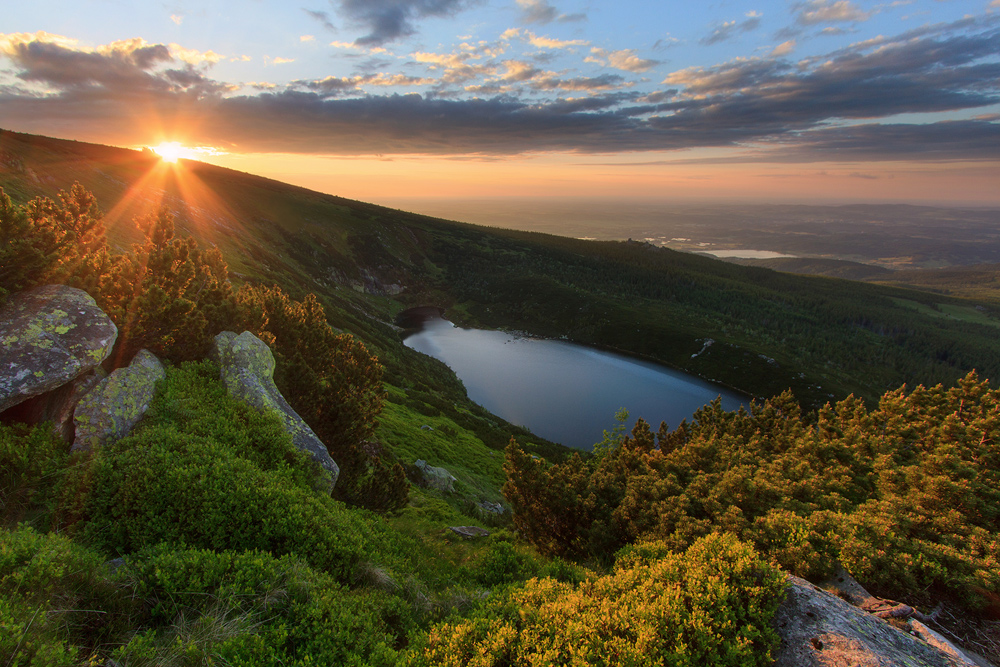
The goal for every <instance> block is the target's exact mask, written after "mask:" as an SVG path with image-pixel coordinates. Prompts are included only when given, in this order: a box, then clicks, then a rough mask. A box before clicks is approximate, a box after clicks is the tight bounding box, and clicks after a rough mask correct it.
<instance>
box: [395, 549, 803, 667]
mask: <svg viewBox="0 0 1000 667" xmlns="http://www.w3.org/2000/svg"><path fill="white" fill-rule="evenodd" d="M665 549H666V547H662V546H655V547H654V548H653V550H654V551H655V552H656V553H657V554H662V555H657V556H655V557H649V558H647V557H642V556H640V555H639V554H638V553H635V552H633V553H632V554H631V555H629V556H627V557H625V558H622V559H620V560H619V563H618V564H617V565H616V567H615V570H614V572H613V573H612V574H610V575H607V576H605V577H601V578H599V579H597V580H594V581H588V582H586V583H583V584H580V585H575V586H574V585H572V584H566V583H560V582H557V581H555V580H553V579H542V580H538V579H532V580H531V581H529V582H528V583H527V584H525V585H524V587H523V588H508V589H505V591H504V593H503V594H501V595H500V596H498V597H497V598H496V599H495V600H494V601H493V602H492V603H491V604H490V605H488V606H487V607H486V608H485V609H484V610H483V611H481V612H479V613H477V614H475V615H474V616H473V617H472V618H470V619H468V620H465V621H459V622H454V623H444V624H441V625H438V626H436V627H435V628H433V629H432V630H431V632H430V633H429V635H428V637H427V640H426V642H425V644H424V645H423V646H420V647H418V648H415V649H414V650H413V651H411V652H410V653H409V655H408V656H407V664H410V665H455V666H456V667H457V666H459V665H476V666H477V667H492V666H494V665H495V666H498V667H499V666H500V665H509V664H518V665H539V666H541V665H552V664H574V665H581V666H586V665H678V666H679V665H685V666H688V665H689V666H692V667H694V666H695V665H698V666H701V665H734V666H735V665H740V666H743V665H761V666H762V667H763V666H764V665H769V664H770V663H771V651H772V650H773V649H774V648H775V647H776V645H777V642H778V636H777V633H776V632H775V631H774V629H773V628H771V619H772V617H773V616H774V612H775V611H776V609H777V607H778V603H779V601H780V598H781V592H782V591H783V590H784V586H785V576H784V575H783V574H782V573H781V572H779V571H778V570H777V569H775V568H773V567H771V566H769V565H768V564H767V563H766V562H765V561H764V560H763V559H762V558H761V557H760V556H758V555H757V554H756V552H754V550H753V549H752V548H750V547H748V546H746V545H744V544H741V543H740V542H738V541H737V540H736V539H735V538H733V537H731V536H718V535H713V536H710V537H706V538H703V539H701V540H698V541H696V542H695V543H694V544H693V545H692V546H691V548H690V549H688V550H687V552H686V553H684V554H673V553H667V552H666V551H665ZM646 555H647V556H653V554H650V553H647V554H646Z"/></svg>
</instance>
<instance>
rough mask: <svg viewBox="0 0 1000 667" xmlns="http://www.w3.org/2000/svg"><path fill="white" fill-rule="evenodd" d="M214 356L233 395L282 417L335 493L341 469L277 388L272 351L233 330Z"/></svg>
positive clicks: (222, 339)
mask: <svg viewBox="0 0 1000 667" xmlns="http://www.w3.org/2000/svg"><path fill="white" fill-rule="evenodd" d="M212 356H213V358H214V359H215V360H216V361H217V362H218V363H219V368H220V374H221V376H222V381H223V382H224V383H225V385H226V389H228V391H229V395H230V396H232V397H234V398H237V399H239V400H241V401H244V402H245V403H247V404H249V405H251V406H253V407H255V408H257V409H258V410H261V411H262V412H271V413H273V414H276V415H277V416H278V417H280V418H281V421H282V423H283V424H284V425H285V430H287V431H288V432H289V433H290V434H291V436H292V442H294V443H295V446H296V447H298V448H299V449H301V450H303V451H305V452H307V453H308V454H309V455H310V456H312V458H313V460H314V461H316V462H317V463H319V465H320V467H322V468H323V470H325V471H326V472H327V473H328V474H329V477H330V484H329V489H330V490H332V489H333V487H334V485H335V484H336V483H337V477H339V476H340V467H339V466H338V465H337V463H336V461H334V460H333V459H332V458H331V457H330V452H329V451H328V450H327V448H326V445H324V444H323V442H322V441H321V440H320V439H319V438H318V437H316V434H315V433H313V430H312V429H311V428H309V425H308V424H306V423H305V422H304V421H303V420H302V417H300V416H299V415H298V414H297V413H296V412H295V410H293V409H292V406H290V405H289V404H288V401H286V400H285V397H284V396H282V395H281V392H280V391H278V387H277V386H275V384H274V355H273V354H272V353H271V348H269V347H268V346H267V344H266V343H264V342H263V341H262V340H260V339H259V338H257V337H256V336H254V335H253V334H252V333H250V332H249V331H244V332H243V333H241V334H240V335H238V336H237V335H236V334H235V333H234V332H232V331H223V332H222V333H220V334H219V335H218V336H216V337H215V345H214V347H213V350H212Z"/></svg>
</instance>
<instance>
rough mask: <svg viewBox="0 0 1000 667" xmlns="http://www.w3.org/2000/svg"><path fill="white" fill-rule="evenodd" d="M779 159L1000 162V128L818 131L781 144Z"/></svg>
mask: <svg viewBox="0 0 1000 667" xmlns="http://www.w3.org/2000/svg"><path fill="white" fill-rule="evenodd" d="M771 157H772V159H774V160H780V161H786V162H796V161H804V160H809V161H814V160H818V159H821V160H828V161H855V160H857V161H895V160H912V159H914V158H920V159H923V160H948V161H952V160H1000V124H997V123H991V122H988V121H982V120H961V121H941V122H937V123H925V124H904V123H899V124H879V123H870V124H865V125H853V126H848V127H837V128H828V129H817V130H811V131H809V132H805V133H802V134H800V135H798V136H797V137H795V145H794V146H791V147H787V148H785V147H782V146H779V150H778V151H777V152H775V154H774V155H772V156H771Z"/></svg>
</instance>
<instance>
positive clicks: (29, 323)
mask: <svg viewBox="0 0 1000 667" xmlns="http://www.w3.org/2000/svg"><path fill="white" fill-rule="evenodd" d="M117 338H118V328H117V327H116V326H115V324H114V322H112V321H111V319H110V318H109V317H108V316H107V315H105V314H104V312H103V311H102V310H101V309H100V308H98V307H97V303H96V302H95V301H94V299H93V298H91V296H90V295H89V294H87V293H86V292H84V291H83V290H79V289H76V288H74V287H66V286H65V285H45V286H43V287H36V288H34V289H31V290H27V291H25V292H21V293H20V294H16V295H14V296H13V297H11V299H10V300H9V301H8V302H7V304H6V305H5V306H4V308H3V310H2V311H0V412H2V411H4V410H6V409H7V408H10V407H11V406H14V405H17V404H18V403H20V402H22V401H24V400H25V399H28V398H31V397H32V396H38V395H41V394H44V393H46V392H49V391H52V390H53V389H56V388H57V387H61V386H63V385H64V384H66V383H68V382H71V381H73V380H74V379H76V378H78V377H79V376H81V375H83V374H84V373H87V372H88V371H91V370H93V369H94V368H95V367H97V366H98V365H99V364H100V363H101V362H102V361H104V360H105V359H107V357H108V355H109V354H111V348H113V347H114V344H115V340H116V339H117Z"/></svg>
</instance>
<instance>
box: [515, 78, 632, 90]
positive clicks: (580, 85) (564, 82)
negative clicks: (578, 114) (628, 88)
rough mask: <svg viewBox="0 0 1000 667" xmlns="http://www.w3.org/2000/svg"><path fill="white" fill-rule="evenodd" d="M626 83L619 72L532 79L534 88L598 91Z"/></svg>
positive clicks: (612, 88) (611, 88) (531, 84)
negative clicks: (567, 77)
mask: <svg viewBox="0 0 1000 667" xmlns="http://www.w3.org/2000/svg"><path fill="white" fill-rule="evenodd" d="M625 84H626V81H625V77H623V76H621V75H619V74H602V75H600V76H581V77H574V78H570V79H561V78H559V77H555V76H544V77H539V78H536V79H534V80H532V81H531V83H530V87H531V88H533V89H534V90H575V91H580V92H584V91H596V90H614V89H615V88H621V87H622V86H624V85H625Z"/></svg>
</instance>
